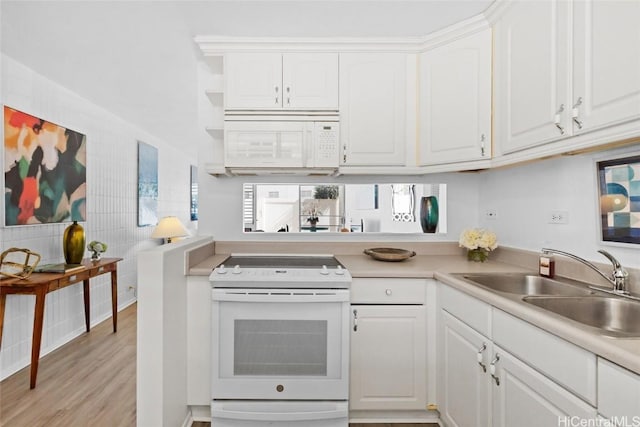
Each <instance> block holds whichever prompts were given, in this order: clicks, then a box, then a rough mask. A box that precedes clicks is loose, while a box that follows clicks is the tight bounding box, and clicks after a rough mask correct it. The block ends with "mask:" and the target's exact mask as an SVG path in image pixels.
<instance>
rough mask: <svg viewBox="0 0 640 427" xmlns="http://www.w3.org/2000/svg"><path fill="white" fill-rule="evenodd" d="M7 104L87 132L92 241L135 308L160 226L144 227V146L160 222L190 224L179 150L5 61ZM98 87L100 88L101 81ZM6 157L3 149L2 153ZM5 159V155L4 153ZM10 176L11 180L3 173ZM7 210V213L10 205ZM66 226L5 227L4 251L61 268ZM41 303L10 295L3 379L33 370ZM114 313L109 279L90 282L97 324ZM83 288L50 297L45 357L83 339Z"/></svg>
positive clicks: (0, 360)
mask: <svg viewBox="0 0 640 427" xmlns="http://www.w3.org/2000/svg"><path fill="white" fill-rule="evenodd" d="M1 61H2V64H1V65H2V67H1V80H2V81H1V83H2V84H1V92H0V95H1V97H0V102H1V103H2V104H6V105H8V106H10V107H13V108H16V109H18V110H21V111H24V112H27V113H29V114H32V115H35V116H37V117H41V118H44V119H46V120H48V121H51V122H54V123H57V124H60V125H63V126H65V127H68V128H70V129H73V130H76V131H78V132H81V133H84V134H85V135H86V137H87V221H86V222H85V223H82V225H83V227H84V229H85V233H86V238H87V241H91V240H100V241H104V242H106V243H107V244H108V245H109V248H108V251H107V253H106V254H105V256H107V257H121V258H123V259H124V260H123V261H122V262H121V263H120V264H119V267H118V295H119V298H118V303H119V306H120V307H121V308H122V307H124V306H126V305H129V304H130V303H132V302H133V301H135V292H134V291H132V290H130V289H129V287H130V286H133V287H134V288H135V287H136V284H137V283H136V281H137V279H136V268H137V267H136V265H137V253H138V251H139V250H140V249H144V248H149V247H153V246H155V245H157V244H158V243H159V242H158V241H157V240H152V239H149V235H150V234H151V231H152V230H153V227H144V228H139V227H138V226H137V141H138V140H140V141H144V142H146V143H148V144H151V145H153V146H155V147H157V148H158V152H159V153H158V157H159V174H158V175H159V176H158V181H159V183H158V184H159V203H158V206H159V207H158V216H159V217H162V216H165V215H177V216H178V217H179V218H181V219H182V220H183V222H184V223H185V224H189V186H190V184H189V165H190V164H191V163H195V160H194V159H189V158H187V157H186V156H185V155H184V154H183V153H182V152H181V151H180V150H178V149H175V148H172V147H171V146H170V145H168V144H167V143H166V142H164V141H162V140H160V139H159V138H157V137H155V136H152V135H150V134H149V133H147V132H144V131H142V130H140V129H139V128H137V127H135V126H133V125H131V124H129V123H127V122H126V121H125V120H123V119H122V118H119V117H116V116H114V115H113V114H111V113H109V112H108V111H106V110H104V109H102V108H100V107H99V106H97V105H95V104H92V103H91V102H89V101H87V100H86V99H83V98H81V97H79V96H78V95H76V94H74V93H72V92H70V91H69V90H67V89H65V88H64V87H61V86H59V85H57V84H56V83H54V82H52V81H50V80H48V79H47V78H45V77H43V76H41V75H39V74H36V73H35V72H33V71H32V70H31V69H29V68H27V67H25V66H23V65H22V64H20V63H18V62H16V61H14V60H13V59H11V58H9V57H7V56H6V55H3V56H2V57H1ZM96 84H100V79H99V76H97V77H96ZM0 151H1V150H0ZM0 155H1V154H0ZM3 176H4V174H3ZM2 203H3V204H2V207H1V209H3V210H4V198H3V202H2ZM67 225H69V224H68V223H66V224H54V225H36V226H23V227H7V228H0V248H1V250H6V249H8V248H10V247H20V248H23V247H24V248H29V249H31V250H33V251H35V252H37V253H39V254H41V255H42V257H43V258H42V260H41V262H42V263H48V262H60V261H62V258H63V256H62V233H63V231H64V229H65V227H66V226H67ZM33 305H34V297H30V296H13V295H9V296H8V297H7V302H6V312H5V318H4V334H3V337H2V348H1V349H0V379H2V378H5V377H7V376H9V375H10V374H12V373H13V372H15V371H17V370H19V369H21V368H23V367H24V366H27V365H28V364H29V363H30V351H31V331H32V325H33ZM110 314H111V293H110V279H109V275H103V276H100V277H98V278H95V279H92V281H91V320H92V323H94V324H95V323H97V322H99V321H101V320H103V319H106V318H107V317H110ZM84 328H85V327H84V311H83V297H82V286H81V284H77V285H73V286H69V287H67V288H65V289H62V290H59V291H56V292H53V293H50V294H49V295H47V297H46V306H45V320H44V331H43V335H42V351H41V355H44V354H46V353H48V352H50V351H51V350H53V349H55V348H56V347H58V346H60V345H62V344H64V343H66V342H67V341H69V340H70V339H72V338H74V337H76V336H78V335H80V334H82V333H83V332H84Z"/></svg>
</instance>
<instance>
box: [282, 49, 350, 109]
mask: <svg viewBox="0 0 640 427" xmlns="http://www.w3.org/2000/svg"><path fill="white" fill-rule="evenodd" d="M282 64H283V65H282V88H283V90H284V93H283V95H284V98H283V108H284V109H286V110H329V111H337V110H338V54H337V53H290V54H284V55H283V57H282Z"/></svg>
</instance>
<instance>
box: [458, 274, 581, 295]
mask: <svg viewBox="0 0 640 427" xmlns="http://www.w3.org/2000/svg"><path fill="white" fill-rule="evenodd" d="M455 276H457V277H460V278H462V279H464V280H466V281H468V282H470V283H473V284H475V285H480V286H482V287H485V288H488V289H490V290H492V291H496V292H503V293H507V294H516V295H567V296H581V295H590V294H593V293H594V292H593V291H592V290H590V289H589V288H587V287H586V286H579V285H577V284H573V283H571V282H569V281H567V282H565V281H558V280H554V279H549V278H547V277H542V276H535V275H532V274H526V273H488V274H480V273H478V274H457V275H455Z"/></svg>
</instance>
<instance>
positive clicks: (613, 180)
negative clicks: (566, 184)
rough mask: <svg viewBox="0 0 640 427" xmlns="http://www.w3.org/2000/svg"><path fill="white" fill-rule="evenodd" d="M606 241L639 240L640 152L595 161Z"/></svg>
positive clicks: (635, 241) (603, 234) (604, 240)
mask: <svg viewBox="0 0 640 427" xmlns="http://www.w3.org/2000/svg"><path fill="white" fill-rule="evenodd" d="M596 168H597V173H598V199H599V200H598V202H599V206H600V229H601V234H602V235H601V237H602V241H603V242H615V243H629V244H636V245H638V244H640V154H637V155H631V156H629V157H624V158H618V159H612V160H602V161H599V162H596Z"/></svg>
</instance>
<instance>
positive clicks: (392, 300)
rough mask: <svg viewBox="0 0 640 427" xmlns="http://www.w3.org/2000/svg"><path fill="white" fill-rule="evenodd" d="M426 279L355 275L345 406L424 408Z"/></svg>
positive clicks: (425, 396)
mask: <svg viewBox="0 0 640 427" xmlns="http://www.w3.org/2000/svg"><path fill="white" fill-rule="evenodd" d="M424 282H425V281H424V280H413V279H357V278H356V279H354V280H353V284H352V294H351V302H352V305H351V310H352V325H351V364H350V385H349V387H350V391H349V407H350V409H351V410H352V411H354V410H376V411H384V410H398V411H400V410H425V407H426V403H427V362H426V359H427V353H426V349H427V333H426V308H425V283H424Z"/></svg>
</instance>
